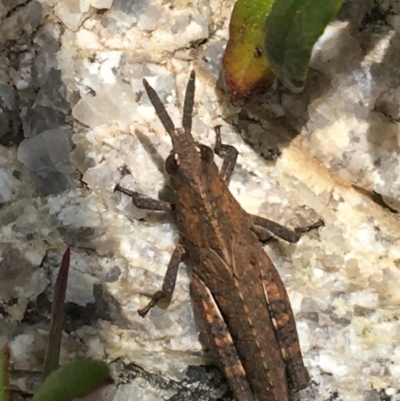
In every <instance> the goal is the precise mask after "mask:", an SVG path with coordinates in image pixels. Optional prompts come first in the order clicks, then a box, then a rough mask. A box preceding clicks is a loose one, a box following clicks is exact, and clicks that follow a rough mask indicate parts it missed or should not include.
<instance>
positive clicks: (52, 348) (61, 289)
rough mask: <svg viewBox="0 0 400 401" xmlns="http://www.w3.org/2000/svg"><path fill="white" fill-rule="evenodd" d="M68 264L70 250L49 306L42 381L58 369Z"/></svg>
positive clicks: (59, 273)
mask: <svg viewBox="0 0 400 401" xmlns="http://www.w3.org/2000/svg"><path fill="white" fill-rule="evenodd" d="M69 263H70V249H69V248H67V250H66V251H65V252H64V255H63V257H62V260H61V266H60V271H59V272H58V275H57V280H56V284H55V287H54V295H53V302H52V304H51V323H50V333H49V343H48V345H47V351H46V356H45V360H44V365H43V372H42V381H44V380H45V379H46V377H47V376H48V375H49V374H50V373H51V372H52V371H53V370H55V369H57V368H58V364H59V359H60V348H61V335H62V326H63V323H64V314H65V309H64V301H65V294H66V292H67V284H68V273H69Z"/></svg>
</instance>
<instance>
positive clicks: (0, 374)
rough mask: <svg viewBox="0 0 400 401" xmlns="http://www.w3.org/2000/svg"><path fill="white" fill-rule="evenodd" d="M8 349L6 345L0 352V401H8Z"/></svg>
mask: <svg viewBox="0 0 400 401" xmlns="http://www.w3.org/2000/svg"><path fill="white" fill-rule="evenodd" d="M9 379H10V348H9V347H8V345H6V346H5V347H4V348H3V349H1V350H0V401H8V400H9V392H10V389H9Z"/></svg>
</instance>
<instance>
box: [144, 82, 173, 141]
mask: <svg viewBox="0 0 400 401" xmlns="http://www.w3.org/2000/svg"><path fill="white" fill-rule="evenodd" d="M143 86H144V89H146V92H147V96H148V97H149V99H150V102H151V104H152V105H153V107H154V110H155V111H156V113H157V115H158V118H159V119H160V121H161V123H162V125H163V126H164V128H165V130H166V131H167V132H168V134H169V135H170V136H171V137H172V138H173V137H174V136H175V135H176V133H175V125H174V123H173V122H172V120H171V117H170V116H169V114H168V113H167V110H165V106H164V105H163V104H162V102H161V100H160V98H159V96H158V95H157V92H156V91H155V90H154V89H153V88H152V87H151V86H150V84H149V83H148V82H147V81H146V79H143Z"/></svg>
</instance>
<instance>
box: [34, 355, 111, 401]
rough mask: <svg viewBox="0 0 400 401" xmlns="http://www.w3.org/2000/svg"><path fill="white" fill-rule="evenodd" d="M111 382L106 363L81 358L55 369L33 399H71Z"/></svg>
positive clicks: (36, 400)
mask: <svg viewBox="0 0 400 401" xmlns="http://www.w3.org/2000/svg"><path fill="white" fill-rule="evenodd" d="M111 383H112V379H111V376H110V372H109V370H108V366H107V365H106V364H105V363H103V362H99V361H92V360H90V359H80V360H76V361H72V362H70V363H68V364H66V365H64V366H62V367H60V368H59V369H57V370H55V371H53V372H52V373H51V374H50V375H49V376H48V377H47V378H46V380H45V381H44V382H43V383H42V385H41V386H40V387H39V389H38V391H37V392H36V394H35V395H34V397H33V399H32V401H70V400H71V399H72V398H75V397H78V398H79V397H83V396H85V395H87V394H89V393H91V392H92V391H94V390H97V389H98V388H100V387H102V386H104V385H107V384H111Z"/></svg>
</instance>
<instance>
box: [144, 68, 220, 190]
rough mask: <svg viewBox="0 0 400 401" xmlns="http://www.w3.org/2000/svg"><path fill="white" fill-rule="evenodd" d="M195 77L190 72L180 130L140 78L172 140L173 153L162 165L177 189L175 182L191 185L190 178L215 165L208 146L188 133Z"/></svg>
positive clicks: (190, 125)
mask: <svg viewBox="0 0 400 401" xmlns="http://www.w3.org/2000/svg"><path fill="white" fill-rule="evenodd" d="M195 78H196V76H195V72H194V71H192V72H191V74H190V78H189V81H188V84H187V87H186V94H185V101H184V105H183V116H182V128H180V129H176V128H175V126H174V123H173V122H172V120H171V117H170V116H169V115H168V113H167V111H166V109H165V107H164V105H163V104H162V102H161V100H160V98H159V97H158V95H157V92H156V91H155V90H154V89H153V88H152V87H151V86H150V85H149V83H148V82H147V81H146V80H145V79H143V85H144V88H145V89H146V92H147V95H148V96H149V99H150V101H151V103H152V105H153V107H154V109H155V111H156V113H157V115H158V117H159V119H160V120H161V122H162V124H163V126H164V128H165V129H166V131H167V132H168V134H169V136H170V137H171V140H172V151H171V153H170V155H169V156H168V158H167V160H166V162H165V168H166V171H167V173H168V174H169V175H170V176H171V179H172V180H171V181H172V184H173V186H176V185H174V182H176V183H177V182H180V183H181V184H182V183H184V182H186V183H190V181H192V180H191V179H192V178H195V177H201V176H202V172H203V173H204V172H205V171H204V170H205V168H207V166H211V165H214V163H213V159H214V153H213V151H212V150H211V149H210V148H209V147H208V146H205V145H200V144H197V143H196V142H195V141H194V139H193V137H192V134H191V130H192V112H193V103H194V92H195ZM211 168H212V167H211ZM174 177H175V178H176V179H174Z"/></svg>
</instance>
